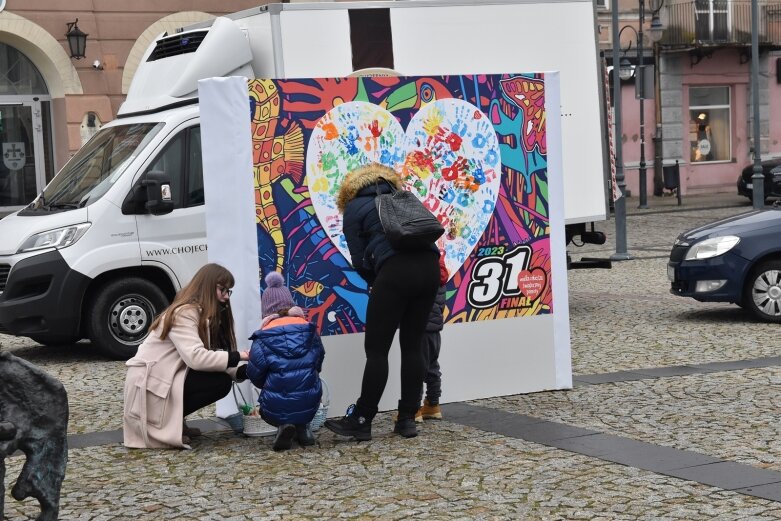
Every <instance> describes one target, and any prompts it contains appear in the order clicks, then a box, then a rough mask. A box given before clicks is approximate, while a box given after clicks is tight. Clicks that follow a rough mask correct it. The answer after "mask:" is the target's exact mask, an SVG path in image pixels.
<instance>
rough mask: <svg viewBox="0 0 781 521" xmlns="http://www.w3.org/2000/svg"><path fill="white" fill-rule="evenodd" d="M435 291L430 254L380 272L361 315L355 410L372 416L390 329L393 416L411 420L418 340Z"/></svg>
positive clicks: (392, 262) (418, 386) (419, 380)
mask: <svg viewBox="0 0 781 521" xmlns="http://www.w3.org/2000/svg"><path fill="white" fill-rule="evenodd" d="M438 289H439V262H438V258H437V255H436V253H434V252H430V251H422V252H403V253H399V254H397V255H394V256H393V257H391V258H390V259H388V260H387V261H385V263H384V264H383V265H382V267H381V268H380V272H379V273H378V274H377V278H376V279H375V281H374V284H373V285H372V288H371V293H370V295H369V304H368V308H367V310H366V336H365V341H364V349H365V351H366V367H365V368H364V370H363V382H362V385H361V397H360V398H359V399H358V402H357V405H358V406H359V407H360V408H361V409H362V410H363V411H365V413H368V414H369V415H373V414H374V413H376V412H377V406H378V404H379V403H380V398H382V393H383V391H384V390H385V384H386V383H387V381H388V352H389V351H390V347H391V344H392V343H393V336H394V335H395V334H396V329H398V330H399V344H400V346H401V400H399V405H398V409H399V416H400V417H412V416H414V415H415V412H416V411H417V410H418V407H419V406H420V393H421V391H422V388H423V376H424V374H425V372H426V369H425V367H424V365H423V352H422V351H423V350H422V338H423V333H424V331H425V329H426V323H427V322H428V315H429V312H430V311H431V306H432V305H433V304H434V297H435V296H436V294H437V290H438Z"/></svg>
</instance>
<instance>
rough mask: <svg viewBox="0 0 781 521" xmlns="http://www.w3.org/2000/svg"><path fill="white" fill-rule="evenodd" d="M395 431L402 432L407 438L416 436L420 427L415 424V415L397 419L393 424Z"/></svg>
mask: <svg viewBox="0 0 781 521" xmlns="http://www.w3.org/2000/svg"><path fill="white" fill-rule="evenodd" d="M393 432H395V433H396V434H400V435H401V436H403V437H405V438H414V437H415V436H417V435H418V428H417V427H416V426H415V417H414V416H413V417H412V418H401V417H399V419H398V420H396V423H395V424H394V426H393Z"/></svg>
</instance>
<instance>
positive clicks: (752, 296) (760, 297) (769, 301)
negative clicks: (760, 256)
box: [743, 260, 781, 322]
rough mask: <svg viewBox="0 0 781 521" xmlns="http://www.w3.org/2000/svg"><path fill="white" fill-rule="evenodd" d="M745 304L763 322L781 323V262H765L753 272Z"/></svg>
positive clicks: (745, 296) (748, 281)
mask: <svg viewBox="0 0 781 521" xmlns="http://www.w3.org/2000/svg"><path fill="white" fill-rule="evenodd" d="M743 304H744V305H745V307H746V309H748V310H750V311H751V312H753V313H754V314H755V315H756V316H758V317H759V318H761V319H762V320H767V321H770V322H781V261H778V260H772V261H767V262H763V263H762V264H760V265H759V266H757V267H756V268H754V269H753V270H752V271H751V274H750V275H749V277H748V279H747V280H746V286H745V289H744V294H743Z"/></svg>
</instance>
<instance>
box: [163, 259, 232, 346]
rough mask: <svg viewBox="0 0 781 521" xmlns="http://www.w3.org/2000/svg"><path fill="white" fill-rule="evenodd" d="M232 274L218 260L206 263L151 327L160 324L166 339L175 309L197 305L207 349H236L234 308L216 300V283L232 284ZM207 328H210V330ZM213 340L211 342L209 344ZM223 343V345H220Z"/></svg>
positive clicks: (200, 331)
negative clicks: (232, 309)
mask: <svg viewBox="0 0 781 521" xmlns="http://www.w3.org/2000/svg"><path fill="white" fill-rule="evenodd" d="M233 284H234V280H233V274H232V273H231V272H230V271H228V270H227V269H226V268H224V267H222V266H220V265H219V264H214V263H211V264H207V265H205V266H203V267H202V268H201V269H199V270H198V272H197V273H196V274H195V276H194V277H193V280H191V281H190V283H189V284H187V285H186V286H185V287H183V288H182V289H181V290H179V293H177V294H176V297H174V301H173V302H171V305H170V306H168V307H167V308H166V309H165V310H164V311H163V312H162V313H161V314H160V315H158V316H157V318H156V319H155V321H154V322H152V326H151V327H150V329H157V328H158V326H160V327H161V328H162V329H161V331H160V339H161V340H165V338H166V337H167V336H168V333H169V332H170V331H171V326H173V321H174V320H175V319H176V312H177V311H178V310H179V308H181V307H182V306H187V305H194V306H197V307H198V308H199V311H200V315H199V318H198V336H199V337H200V338H201V341H202V342H203V345H204V346H206V348H207V349H213V348H215V347H216V348H222V349H227V350H228V351H235V350H236V334H235V333H234V330H233V312H232V311H231V309H230V305H229V304H228V303H226V307H223V304H222V303H221V302H220V301H219V300H217V286H218V285H219V286H222V287H224V288H232V287H233ZM207 328H208V331H207ZM210 340H211V345H210ZM220 344H222V345H220Z"/></svg>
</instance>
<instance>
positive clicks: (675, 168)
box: [662, 160, 681, 206]
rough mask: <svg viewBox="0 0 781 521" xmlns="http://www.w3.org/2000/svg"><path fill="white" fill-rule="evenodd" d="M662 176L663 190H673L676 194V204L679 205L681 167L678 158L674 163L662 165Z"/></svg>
mask: <svg viewBox="0 0 781 521" xmlns="http://www.w3.org/2000/svg"><path fill="white" fill-rule="evenodd" d="M662 178H663V182H664V189H665V190H675V192H676V194H677V195H678V206H680V205H681V167H680V165H679V164H678V160H676V161H675V164H674V165H666V166H663V167H662Z"/></svg>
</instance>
